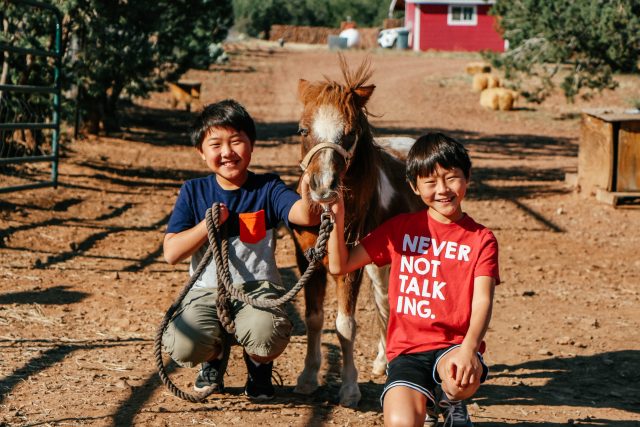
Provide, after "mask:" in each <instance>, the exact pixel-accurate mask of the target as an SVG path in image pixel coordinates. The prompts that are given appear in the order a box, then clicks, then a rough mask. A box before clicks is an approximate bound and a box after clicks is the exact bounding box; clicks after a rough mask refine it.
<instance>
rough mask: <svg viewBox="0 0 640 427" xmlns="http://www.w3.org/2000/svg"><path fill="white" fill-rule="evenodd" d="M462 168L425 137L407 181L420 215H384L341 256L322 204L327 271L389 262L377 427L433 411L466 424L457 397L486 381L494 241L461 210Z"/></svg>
mask: <svg viewBox="0 0 640 427" xmlns="http://www.w3.org/2000/svg"><path fill="white" fill-rule="evenodd" d="M470 171H471V160H470V159H469V155H468V153H467V150H466V149H465V148H464V147H463V146H462V144H460V143H459V142H458V141H456V140H454V139H452V138H449V137H447V136H446V135H443V134H440V133H435V134H427V135H424V136H422V137H420V138H418V140H417V141H416V142H415V144H414V145H413V147H412V148H411V150H410V151H409V155H408V158H407V172H406V175H407V181H408V182H409V185H410V186H411V188H412V189H413V191H414V192H415V193H416V195H418V196H420V198H421V199H422V201H423V202H424V203H425V205H426V206H427V207H428V209H425V210H423V211H420V212H415V213H407V214H401V215H398V216H396V217H394V218H391V219H390V220H388V221H387V222H385V223H384V224H382V225H381V226H380V227H378V228H376V229H375V230H373V231H372V232H371V233H370V234H369V235H367V236H366V237H364V238H363V239H362V240H361V241H360V243H358V244H356V245H355V246H354V247H352V248H351V249H349V248H347V246H346V244H345V240H344V204H343V201H342V199H340V200H339V201H338V202H337V203H335V204H334V205H333V206H332V207H331V209H332V211H333V213H334V215H335V221H336V223H335V227H334V228H333V232H332V233H331V236H330V238H329V243H328V252H329V270H330V272H331V273H332V274H346V273H349V272H351V271H354V270H356V269H358V268H360V267H362V266H364V265H366V264H369V263H371V262H374V263H375V264H376V265H378V266H383V265H386V264H391V273H390V278H389V307H390V314H389V324H388V328H387V359H388V361H389V364H388V366H387V382H386V384H385V388H384V391H383V392H382V396H381V398H380V399H381V401H382V406H383V411H384V421H385V425H400V424H401V425H423V423H425V424H429V423H431V424H432V425H433V424H435V423H436V422H437V413H438V412H442V413H443V416H444V418H445V425H453V426H465V427H468V426H473V424H472V423H471V420H470V419H469V415H468V413H467V409H466V406H465V404H464V402H463V399H467V398H469V397H471V396H473V394H474V393H475V392H476V391H477V390H478V388H479V387H480V383H482V382H484V380H485V379H486V377H487V373H488V368H487V366H486V365H485V364H484V361H483V360H482V353H483V352H484V349H485V344H484V341H483V338H484V335H485V333H486V331H487V328H488V326H489V320H490V319H491V310H492V305H493V293H494V287H495V286H496V285H497V284H498V283H499V282H500V277H499V272H498V242H497V241H496V238H495V237H494V235H493V233H492V232H491V231H490V230H489V229H487V228H485V227H484V226H482V225H480V224H478V223H476V222H475V221H474V220H473V219H471V217H469V215H467V214H466V213H464V212H463V211H462V200H463V199H464V196H465V193H466V190H467V185H468V184H469V177H470ZM425 420H426V421H425Z"/></svg>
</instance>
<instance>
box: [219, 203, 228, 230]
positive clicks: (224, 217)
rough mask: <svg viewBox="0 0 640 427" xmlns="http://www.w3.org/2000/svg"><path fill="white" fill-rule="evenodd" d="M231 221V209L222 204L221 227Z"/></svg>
mask: <svg viewBox="0 0 640 427" xmlns="http://www.w3.org/2000/svg"><path fill="white" fill-rule="evenodd" d="M227 219H229V208H227V205H225V204H224V203H220V225H222V224H224V222H225V221H226V220H227Z"/></svg>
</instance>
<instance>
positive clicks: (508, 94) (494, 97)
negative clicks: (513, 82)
mask: <svg viewBox="0 0 640 427" xmlns="http://www.w3.org/2000/svg"><path fill="white" fill-rule="evenodd" d="M516 99H518V92H516V91H513V90H511V89H507V88H503V87H494V88H489V89H485V90H483V91H482V93H481V94H480V105H481V106H483V107H485V108H490V109H492V110H500V111H509V110H512V109H513V104H514V103H515V101H516Z"/></svg>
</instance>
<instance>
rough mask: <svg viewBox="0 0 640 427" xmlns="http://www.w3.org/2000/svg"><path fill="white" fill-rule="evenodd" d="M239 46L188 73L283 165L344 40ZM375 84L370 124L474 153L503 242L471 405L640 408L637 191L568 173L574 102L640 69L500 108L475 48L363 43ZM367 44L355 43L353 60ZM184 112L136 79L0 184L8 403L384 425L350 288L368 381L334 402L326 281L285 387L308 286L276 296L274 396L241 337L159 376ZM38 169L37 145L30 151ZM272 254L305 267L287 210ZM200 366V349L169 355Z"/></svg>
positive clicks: (620, 422) (506, 409)
mask: <svg viewBox="0 0 640 427" xmlns="http://www.w3.org/2000/svg"><path fill="white" fill-rule="evenodd" d="M231 50H232V54H231V62H230V63H229V64H227V65H224V66H215V67H213V69H212V70H210V71H191V72H190V73H189V75H188V76H187V77H188V78H189V79H196V80H200V81H201V82H202V102H203V103H209V102H212V101H216V100H220V99H223V98H227V97H232V98H236V99H238V100H239V101H241V102H242V103H244V104H245V105H246V107H247V108H248V110H249V111H250V112H251V113H252V115H253V116H254V118H255V119H256V121H257V122H258V135H259V141H258V143H257V147H256V150H255V152H254V160H253V170H255V171H258V172H263V171H275V172H277V173H279V174H281V176H282V177H283V179H284V180H285V181H286V182H288V183H291V184H293V183H294V181H295V180H296V179H297V176H298V173H299V167H298V166H297V164H298V161H299V157H300V156H299V147H298V144H297V139H296V136H295V133H296V130H297V120H298V116H299V114H300V111H301V105H300V104H299V102H298V100H297V98H296V87H297V82H298V79H300V78H305V79H309V80H318V79H322V78H323V75H327V76H329V77H332V78H338V77H339V71H338V69H339V68H338V59H337V55H336V53H335V52H329V51H327V50H326V49H325V48H304V47H301V46H294V45H288V46H285V47H284V48H279V47H276V46H275V45H273V46H271V45H266V44H256V43H254V42H252V43H248V44H243V45H235V46H233V47H232V49H231ZM368 54H369V55H370V59H371V61H372V65H373V68H374V70H375V74H374V76H373V78H372V82H373V83H374V84H375V85H376V90H375V92H374V94H373V97H372V99H371V103H370V111H371V113H373V114H374V116H373V117H372V118H371V122H372V123H373V125H375V127H376V134H378V135H410V136H418V135H420V134H422V133H425V132H428V131H436V130H437V131H443V132H446V133H448V134H451V135H453V136H455V137H457V138H460V139H461V140H462V141H463V142H464V143H465V144H466V146H467V147H468V148H469V149H470V150H471V154H472V159H473V161H474V170H473V176H472V181H473V182H472V185H471V188H470V191H469V193H468V201H467V202H465V210H466V211H467V212H468V213H469V214H470V215H471V216H472V217H474V218H475V219H476V220H477V221H479V222H480V223H483V224H485V225H486V226H488V227H489V228H491V229H493V230H494V232H495V234H496V236H497V238H498V240H499V242H500V263H501V274H502V279H503V282H502V284H501V285H500V286H499V287H498V289H497V292H496V297H495V308H494V315H493V320H492V322H491V327H490V330H489V332H488V334H487V344H488V349H487V353H486V361H487V362H488V364H489V365H490V367H491V375H490V378H489V379H488V381H487V382H486V384H485V385H484V386H482V387H481V389H480V391H479V392H478V393H477V395H476V396H475V398H474V399H473V400H472V401H471V402H469V409H470V412H471V413H472V419H473V421H474V422H475V424H476V425H477V426H504V425H539V426H544V427H555V426H561V425H571V424H573V425H585V426H586V425H589V426H612V427H622V426H633V425H640V333H639V332H638V331H639V329H640V309H639V303H640V294H639V292H640V286H639V284H640V257H639V256H638V254H639V253H640V209H614V208H612V207H611V206H609V205H606V204H602V203H599V202H596V201H595V199H594V198H593V197H589V196H588V195H587V196H585V195H584V194H578V193H577V192H576V191H574V189H572V188H570V187H568V186H567V185H566V184H565V174H566V173H575V172H576V171H577V169H578V157H577V156H578V142H579V132H580V117H579V112H580V111H581V109H583V108H585V107H589V106H624V107H630V106H631V104H630V102H632V100H634V99H636V100H637V99H640V84H639V83H640V81H639V79H638V78H637V77H635V78H631V77H621V78H620V82H621V87H620V88H619V89H618V90H617V91H616V92H612V93H611V92H609V93H606V94H603V95H599V96H596V97H595V98H594V99H592V100H591V101H589V102H584V101H580V102H577V103H576V104H574V105H567V104H565V102H564V100H563V99H562V98H561V97H560V96H557V97H554V98H552V99H551V100H550V101H549V102H547V103H545V104H543V105H533V104H527V103H525V102H524V101H522V100H519V101H518V104H517V106H518V108H517V109H516V110H515V111H512V112H493V111H488V110H484V109H482V107H480V105H479V103H478V99H479V96H478V95H477V94H475V93H472V92H471V77H470V76H468V75H466V74H465V73H464V65H465V63H467V62H468V61H470V60H474V59H477V57H476V56H474V55H471V54H443V53H442V54H434V53H425V54H415V53H413V52H399V51H375V52H369V53H368ZM365 55H367V53H366V52H362V51H357V52H347V53H346V56H347V59H348V61H349V63H350V64H352V65H357V64H359V63H360V61H361V60H362V59H363V58H364V57H365ZM192 117H193V114H192V113H187V112H185V111H182V110H181V111H178V110H172V109H171V107H170V101H169V98H168V94H166V93H154V94H152V95H151V97H150V98H149V99H141V100H134V102H133V103H132V104H131V105H129V106H127V107H126V114H124V115H123V125H124V126H123V132H122V133H121V134H118V135H111V136H101V137H99V138H88V139H83V140H76V141H67V142H66V143H65V144H64V146H63V158H62V160H61V163H60V186H59V187H58V188H57V189H52V188H50V189H39V190H30V191H22V192H15V193H8V194H1V195H0V260H1V261H0V354H1V356H0V425H11V426H18V425H20V426H40V425H47V426H49V425H56V426H57V425H85V424H88V425H98V426H102V425H117V426H126V425H152V426H156V425H158V426H165V425H166V426H174V425H215V426H230V425H234V426H239V425H274V426H281V425H282V426H286V425H291V426H306V425H313V426H319V425H324V424H337V425H344V426H346V425H363V426H364V425H381V424H382V412H381V408H380V406H379V403H378V397H379V395H380V392H381V390H382V384H383V383H384V378H382V377H374V376H372V375H371V374H370V367H371V363H372V361H373V359H374V356H375V349H376V345H375V344H376V341H375V337H376V335H375V331H374V330H373V327H372V325H374V323H375V322H374V311H373V297H372V295H371V292H370V289H369V288H368V287H367V286H363V291H362V293H361V295H360V299H359V302H358V311H357V317H356V319H357V321H358V324H359V331H358V336H357V342H356V363H357V366H358V367H359V369H360V376H359V384H360V387H361V390H362V394H363V398H362V402H361V404H360V406H359V408H357V409H349V408H343V407H340V406H339V405H337V394H338V389H339V386H340V382H339V381H340V379H339V374H340V360H341V356H340V350H339V344H338V340H337V337H336V334H335V325H334V322H335V314H336V312H335V298H334V296H333V293H332V289H333V288H332V287H330V289H329V294H328V298H327V304H326V318H325V329H324V334H323V351H324V353H323V367H322V370H321V388H320V389H319V390H318V392H317V393H315V394H314V395H312V396H310V397H304V396H298V395H295V394H294V393H293V386H294V385H295V380H296V377H297V375H298V373H299V372H300V371H301V370H302V366H303V359H304V353H305V345H306V336H305V326H304V321H303V313H304V306H303V300H302V295H299V296H298V298H297V301H296V302H295V304H290V305H289V307H288V310H289V313H290V315H291V317H292V319H293V321H294V324H295V329H294V336H293V338H292V340H291V344H290V345H289V347H288V348H287V350H286V352H285V353H284V354H283V356H282V357H280V358H279V359H278V360H277V361H276V370H277V371H278V372H279V374H280V375H281V377H282V381H283V386H282V387H280V388H278V391H277V393H278V396H277V398H276V399H275V400H274V401H272V402H269V403H266V404H253V403H250V402H248V401H247V400H246V399H245V398H244V396H243V395H242V386H243V384H244V381H245V375H246V374H245V368H244V365H243V363H242V358H241V357H242V355H241V351H240V349H239V348H234V349H233V353H232V360H231V362H230V366H229V370H228V373H227V377H226V384H227V386H228V387H229V393H228V394H226V395H224V396H222V397H216V398H212V399H210V400H209V401H207V402H205V403H203V404H191V403H188V402H184V401H181V400H179V399H177V398H176V397H174V396H173V395H172V394H171V393H170V392H168V391H167V390H166V389H165V388H164V386H163V385H162V384H161V382H160V380H159V378H158V376H157V374H156V368H155V362H154V358H153V351H152V348H153V339H154V336H155V332H156V328H157V326H158V324H159V323H160V321H161V319H162V317H163V315H164V313H165V311H166V309H167V308H168V307H169V305H170V304H171V302H172V301H173V300H174V299H175V298H176V297H177V296H178V293H179V291H180V290H181V289H182V287H183V286H184V284H185V283H186V280H187V273H186V271H187V263H186V262H184V263H181V264H179V265H178V266H175V267H173V266H170V265H168V264H166V263H165V262H164V260H163V258H162V245H161V242H162V237H163V232H164V228H165V226H166V223H167V219H168V216H169V214H170V212H171V209H172V206H173V203H174V201H175V197H176V195H177V191H178V189H179V187H180V184H181V183H182V182H183V181H184V180H185V179H188V178H192V177H196V176H200V175H202V174H205V173H206V170H205V168H204V165H203V164H202V162H201V160H200V159H199V158H198V157H197V156H196V154H195V151H194V149H193V148H192V147H190V146H189V144H188V139H187V135H186V129H187V126H188V124H189V123H190V121H191V120H192ZM30 168H31V169H30V170H31V172H32V173H33V174H37V173H43V172H46V168H47V165H35V166H31V167H30ZM279 234H280V240H279V242H278V254H277V255H278V262H279V267H280V269H281V272H282V274H283V276H284V277H285V278H286V280H287V281H288V283H291V284H293V282H294V281H295V280H296V278H297V277H298V276H299V272H298V270H297V268H296V266H295V261H294V256H293V245H292V242H291V239H290V237H289V235H288V233H287V232H286V230H285V229H282V230H281V232H280V233H279ZM169 369H170V372H171V373H170V374H171V377H172V378H173V379H174V381H175V382H176V383H177V384H178V385H180V386H181V387H182V388H184V389H188V388H190V387H191V385H192V382H193V380H194V378H195V375H196V370H195V369H194V370H190V369H180V368H175V366H173V365H171V366H170V368H169Z"/></svg>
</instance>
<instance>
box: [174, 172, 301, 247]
mask: <svg viewBox="0 0 640 427" xmlns="http://www.w3.org/2000/svg"><path fill="white" fill-rule="evenodd" d="M299 199H300V195H299V194H298V193H296V192H295V191H293V190H291V189H290V188H288V187H287V186H286V185H285V184H284V182H283V181H282V180H281V179H280V177H279V176H278V175H276V174H270V173H266V174H255V173H253V172H249V176H248V178H247V181H246V182H245V183H244V185H243V186H242V187H241V188H239V189H237V190H224V189H223V188H222V187H220V184H218V181H216V177H215V175H209V176H206V177H203V178H196V179H191V180H189V181H186V182H185V183H184V184H183V185H182V188H180V194H179V195H178V199H177V200H176V204H175V206H174V208H173V213H172V214H171V218H170V219H169V225H168V226H167V233H179V232H181V231H184V230H187V229H189V228H192V227H194V226H195V225H196V224H198V223H199V222H200V221H202V220H203V219H204V217H205V214H206V212H207V209H209V208H210V207H211V206H212V205H213V203H214V202H218V203H224V204H225V205H226V206H227V208H228V209H229V219H228V220H227V227H228V230H229V236H238V235H239V234H240V232H239V214H240V213H245V212H258V211H260V210H264V211H265V225H266V228H267V229H271V228H275V227H277V226H278V223H279V222H280V221H284V222H285V224H286V225H287V226H289V211H290V210H291V206H293V204H294V203H295V202H296V201H298V200H299Z"/></svg>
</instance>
